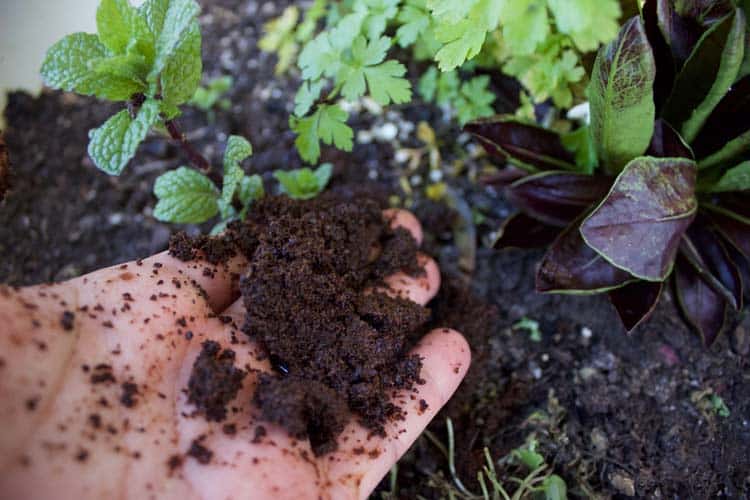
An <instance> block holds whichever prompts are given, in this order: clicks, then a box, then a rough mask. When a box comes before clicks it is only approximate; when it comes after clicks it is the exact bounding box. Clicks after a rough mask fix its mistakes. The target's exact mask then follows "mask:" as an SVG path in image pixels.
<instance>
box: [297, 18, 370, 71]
mask: <svg viewBox="0 0 750 500" xmlns="http://www.w3.org/2000/svg"><path fill="white" fill-rule="evenodd" d="M365 17H366V13H364V12H354V13H352V14H348V15H346V16H344V17H343V18H342V19H341V20H340V21H339V22H338V23H337V24H336V27H335V28H333V29H331V30H330V31H324V32H323V33H320V34H319V35H318V36H316V37H315V38H313V39H312V40H311V41H310V42H308V43H307V44H306V45H305V47H304V48H303V49H302V52H300V55H299V59H298V61H297V65H298V66H299V68H300V69H301V70H302V78H303V79H305V80H317V79H318V78H320V76H321V75H325V76H327V77H333V76H334V75H336V73H338V71H339V67H340V64H341V59H342V52H344V51H345V50H349V49H350V48H351V46H352V44H353V43H354V39H355V38H357V35H359V32H360V30H361V29H362V22H363V21H364V19H365Z"/></svg>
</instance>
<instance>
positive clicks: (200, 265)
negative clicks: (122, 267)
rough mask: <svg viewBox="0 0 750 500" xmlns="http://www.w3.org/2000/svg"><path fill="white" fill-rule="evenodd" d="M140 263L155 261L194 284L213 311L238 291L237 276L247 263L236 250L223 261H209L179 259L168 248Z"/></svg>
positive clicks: (226, 305) (230, 300)
mask: <svg viewBox="0 0 750 500" xmlns="http://www.w3.org/2000/svg"><path fill="white" fill-rule="evenodd" d="M143 263H144V265H148V266H153V265H154V264H159V265H162V266H164V267H165V268H166V269H167V270H168V271H167V272H169V271H172V272H176V273H178V274H179V275H182V276H184V277H185V278H186V279H187V280H188V281H189V282H191V283H192V284H193V285H196V286H197V287H199V289H200V290H201V293H202V294H205V298H206V300H207V301H208V304H209V305H210V306H211V309H213V310H214V312H219V311H222V310H224V309H225V308H226V307H228V306H229V305H230V304H231V303H232V302H233V301H234V300H235V299H237V297H239V295H240V291H239V280H240V276H241V275H242V273H243V272H244V271H245V268H246V267H247V259H246V258H245V257H244V256H243V255H241V254H237V255H235V256H234V257H232V258H230V259H229V260H228V261H227V262H225V263H221V264H211V263H210V262H208V261H206V260H202V259H199V260H192V261H188V262H185V261H182V260H179V259H177V258H176V257H173V256H172V255H170V254H169V252H162V253H158V254H156V255H154V256H152V257H149V258H148V259H144V260H143Z"/></svg>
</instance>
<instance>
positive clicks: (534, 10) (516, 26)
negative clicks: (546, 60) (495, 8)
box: [500, 0, 550, 55]
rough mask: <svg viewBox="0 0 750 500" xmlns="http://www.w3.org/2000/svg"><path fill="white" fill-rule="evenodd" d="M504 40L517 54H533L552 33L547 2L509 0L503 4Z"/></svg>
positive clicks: (544, 0)
mask: <svg viewBox="0 0 750 500" xmlns="http://www.w3.org/2000/svg"><path fill="white" fill-rule="evenodd" d="M501 9H502V10H501V11H500V18H501V19H502V20H503V39H504V40H505V43H507V44H508V48H509V49H510V50H511V52H513V53H515V54H519V55H520V54H531V53H533V52H534V49H536V47H537V45H539V44H540V43H541V42H543V41H544V40H545V39H546V38H547V36H548V35H549V32H550V23H549V18H548V15H547V0H507V1H506V2H505V3H503V4H502V8H501Z"/></svg>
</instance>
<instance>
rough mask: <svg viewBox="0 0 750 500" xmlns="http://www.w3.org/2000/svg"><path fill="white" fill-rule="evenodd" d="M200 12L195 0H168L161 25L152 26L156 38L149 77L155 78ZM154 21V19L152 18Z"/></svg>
mask: <svg viewBox="0 0 750 500" xmlns="http://www.w3.org/2000/svg"><path fill="white" fill-rule="evenodd" d="M199 12H200V6H199V5H198V3H197V2H196V1H195V0H170V1H169V6H168V7H167V10H166V12H165V13H164V17H163V22H162V24H161V26H160V27H159V26H154V28H153V29H155V30H156V32H158V35H157V38H156V55H155V57H154V65H153V67H152V68H151V75H150V77H151V79H152V80H155V79H156V76H157V75H159V74H160V73H161V72H162V70H163V69H164V67H165V66H166V65H167V62H168V61H169V59H170V58H171V57H172V56H173V54H174V53H175V51H176V50H177V46H178V45H179V44H180V41H181V40H182V38H183V35H184V34H185V33H186V32H187V31H188V30H190V29H192V28H191V26H192V25H193V21H194V20H195V18H196V16H197V15H198V13H199ZM154 21H155V19H154Z"/></svg>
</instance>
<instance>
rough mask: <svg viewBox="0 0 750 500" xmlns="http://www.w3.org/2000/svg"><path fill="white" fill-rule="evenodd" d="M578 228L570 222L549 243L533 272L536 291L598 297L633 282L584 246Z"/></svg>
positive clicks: (576, 224) (622, 272) (628, 276)
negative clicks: (549, 245)
mask: <svg viewBox="0 0 750 500" xmlns="http://www.w3.org/2000/svg"><path fill="white" fill-rule="evenodd" d="M579 228H580V225H579V221H576V222H574V223H573V224H571V225H570V226H569V227H567V228H566V229H565V230H564V231H563V232H562V233H560V235H559V236H558V237H557V239H556V240H555V242H554V243H552V246H551V247H550V249H549V250H548V251H547V253H546V254H545V256H544V258H543V259H542V262H541V264H540V266H539V270H538V271H537V275H536V289H537V290H538V291H540V292H570V293H575V292H578V293H600V292H605V291H608V290H612V289H614V288H617V287H620V286H623V285H625V284H626V283H628V282H631V281H634V278H633V277H632V276H631V275H630V274H628V273H626V272H625V271H623V270H621V269H618V268H616V267H614V266H612V265H611V264H610V263H608V262H607V261H606V260H604V258H603V257H602V256H601V255H599V254H598V253H596V252H595V251H593V250H592V249H591V248H590V247H589V246H588V245H586V242H584V241H583V238H581V233H580V230H579Z"/></svg>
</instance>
